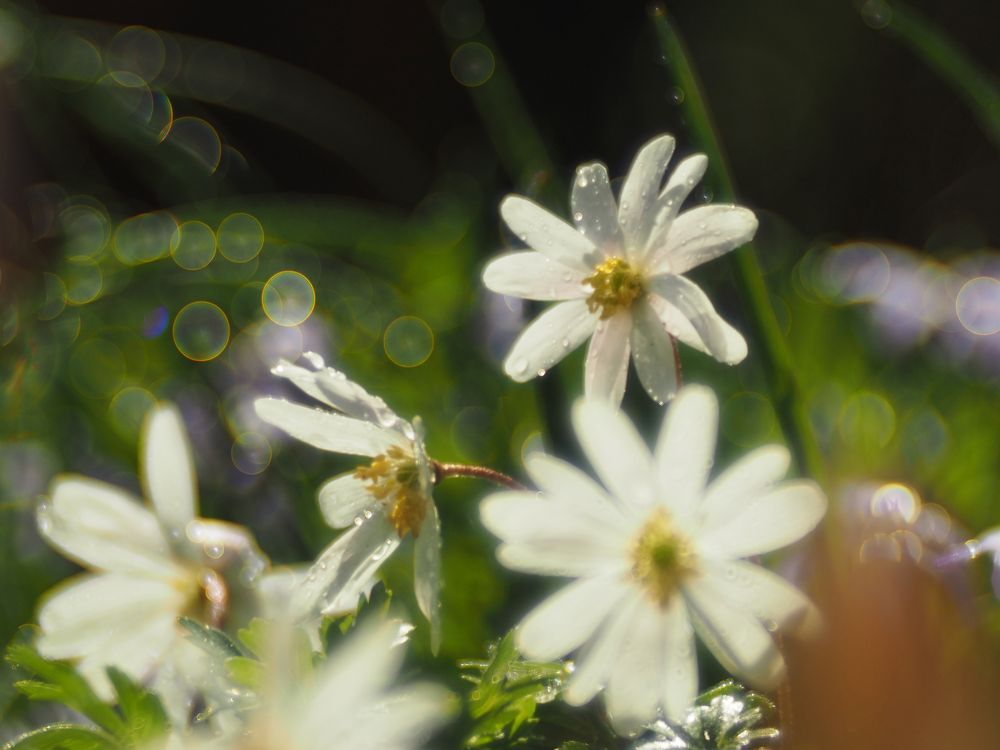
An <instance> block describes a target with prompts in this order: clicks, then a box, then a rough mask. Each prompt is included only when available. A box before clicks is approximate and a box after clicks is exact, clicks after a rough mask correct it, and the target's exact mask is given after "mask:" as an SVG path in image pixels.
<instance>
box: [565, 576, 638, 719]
mask: <svg viewBox="0 0 1000 750" xmlns="http://www.w3.org/2000/svg"><path fill="white" fill-rule="evenodd" d="M641 596H642V595H641V594H640V593H639V592H637V591H628V592H627V594H626V596H625V598H624V601H622V602H621V604H620V606H619V607H618V608H617V609H615V610H612V612H611V616H610V617H609V618H607V619H606V620H605V621H604V624H603V625H602V626H601V627H600V629H599V630H598V631H597V635H596V636H595V637H594V639H593V640H592V641H591V642H590V645H589V646H587V647H586V649H585V650H584V652H583V653H582V654H581V655H580V656H579V658H578V659H577V660H576V669H575V670H574V671H573V676H572V677H570V680H569V684H568V685H567V686H566V691H565V692H564V693H563V698H564V700H565V701H566V702H567V703H569V704H570V705H571V706H582V705H583V704H584V703H586V702H587V701H589V700H590V699H591V698H593V697H594V696H595V695H597V693H598V692H600V691H601V690H602V689H603V688H604V685H605V684H606V683H607V681H608V677H609V676H610V675H611V670H612V669H614V665H615V662H616V661H617V660H618V655H619V654H620V653H621V650H622V648H624V646H625V638H626V635H627V634H628V631H629V626H630V624H631V622H632V619H633V618H634V617H635V614H636V611H637V610H638V608H639V606H640V605H641V604H642V601H641Z"/></svg>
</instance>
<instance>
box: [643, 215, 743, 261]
mask: <svg viewBox="0 0 1000 750" xmlns="http://www.w3.org/2000/svg"><path fill="white" fill-rule="evenodd" d="M756 231H757V217H756V216H754V213H753V211H751V210H749V209H747V208H742V207H740V206H732V205H723V204H712V205H709V206H698V207H697V208H693V209H691V210H690V211H685V212H684V213H682V214H681V215H680V216H678V217H677V218H676V219H674V222H673V224H672V225H671V227H670V231H669V232H668V233H667V238H666V241H665V251H664V252H663V253H662V254H660V255H659V256H658V260H660V261H661V262H662V264H663V267H662V269H661V268H660V266H658V265H653V266H652V268H654V269H656V270H662V271H668V272H670V273H675V274H682V273H685V272H687V271H689V270H691V269H692V268H694V267H696V266H700V265H701V264H702V263H706V262H707V261H710V260H712V259H713V258H718V257H719V256H720V255H725V254H726V253H728V252H730V251H731V250H735V249H736V248H738V247H740V246H741V245H745V244H746V243H747V242H749V241H750V240H751V239H752V238H753V236H754V233H755V232H756Z"/></svg>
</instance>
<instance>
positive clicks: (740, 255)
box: [650, 4, 826, 484]
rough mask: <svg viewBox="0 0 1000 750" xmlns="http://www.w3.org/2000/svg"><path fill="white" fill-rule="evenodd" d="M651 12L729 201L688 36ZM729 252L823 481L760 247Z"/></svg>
mask: <svg viewBox="0 0 1000 750" xmlns="http://www.w3.org/2000/svg"><path fill="white" fill-rule="evenodd" d="M650 15H651V17H652V20H653V26H654V29H655V32H656V39H657V42H658V43H659V45H660V50H661V52H662V54H663V57H664V60H665V62H666V65H667V68H668V69H669V71H670V73H671V75H672V77H673V79H674V80H673V83H674V84H675V85H676V86H678V87H679V88H680V89H681V90H682V91H683V92H684V100H683V102H682V103H681V107H682V108H683V112H684V115H685V121H686V122H687V123H688V127H689V129H690V134H691V136H692V137H693V139H694V141H695V143H696V145H697V146H698V148H699V149H700V150H701V151H703V152H704V153H705V154H706V156H708V163H709V167H708V169H709V171H708V181H709V182H710V183H711V184H712V186H713V188H714V189H715V195H716V197H718V198H719V199H721V200H722V201H725V202H733V201H735V194H736V190H735V188H734V186H733V180H732V177H731V176H730V171H729V167H728V165H727V162H726V158H725V155H724V153H723V151H722V147H721V145H720V141H719V138H718V136H717V135H716V132H715V127H714V125H713V122H712V117H711V114H710V113H709V110H708V104H707V102H706V101H705V97H704V96H703V95H702V91H701V86H700V84H699V81H698V78H697V76H696V74H695V71H694V68H693V67H692V65H691V63H690V59H689V56H688V54H687V50H686V48H685V46H684V42H683V41H682V39H681V37H680V35H679V33H678V31H677V29H676V27H675V26H674V24H673V22H672V21H671V19H670V17H669V16H668V15H667V12H666V9H665V8H664V7H663V6H662V5H659V4H656V5H653V6H652V7H651V9H650ZM730 257H731V258H732V262H733V264H734V266H735V271H736V278H737V283H738V286H739V288H740V290H741V292H742V294H743V297H744V299H745V302H746V304H747V306H748V308H749V309H750V312H751V315H750V319H751V325H752V328H753V331H752V337H753V339H754V340H755V343H756V344H757V347H758V351H759V352H760V354H761V358H762V360H763V363H764V370H765V373H766V375H767V379H768V385H769V387H770V390H771V396H772V398H773V399H774V402H775V406H776V411H777V413H778V415H779V418H780V419H781V425H782V429H783V431H784V433H785V437H786V439H787V440H788V442H789V444H790V446H791V448H792V450H793V452H794V453H795V456H796V459H797V460H798V463H799V466H800V468H801V469H802V470H803V471H805V472H806V473H808V474H809V475H810V476H812V477H813V478H814V479H816V480H817V481H818V482H820V483H821V484H822V483H823V482H824V480H825V474H826V471H825V466H824V462H823V458H822V455H821V453H820V450H819V444H818V443H817V442H816V436H815V434H814V432H813V429H812V425H811V424H810V421H809V415H808V414H807V412H806V409H805V399H804V398H803V393H802V387H801V384H800V383H799V381H798V377H797V374H796V371H795V364H794V361H793V360H792V356H791V352H790V351H789V349H788V344H787V343H786V341H785V337H784V335H783V334H782V332H781V327H780V325H779V324H778V318H777V317H776V315H775V313H774V307H773V306H772V304H771V298H770V295H769V293H768V290H767V285H766V284H765V282H764V275H763V273H762V272H761V269H760V264H759V263H758V261H757V251H756V248H755V247H754V244H753V243H752V242H750V243H747V244H746V245H745V246H744V247H743V248H741V249H740V250H737V251H736V252H734V253H732V254H731V255H730Z"/></svg>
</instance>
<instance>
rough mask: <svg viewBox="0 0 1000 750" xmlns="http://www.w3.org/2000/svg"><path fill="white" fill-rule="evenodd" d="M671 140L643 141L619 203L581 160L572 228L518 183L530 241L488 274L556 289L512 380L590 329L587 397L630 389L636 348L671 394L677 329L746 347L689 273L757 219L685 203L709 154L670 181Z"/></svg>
mask: <svg viewBox="0 0 1000 750" xmlns="http://www.w3.org/2000/svg"><path fill="white" fill-rule="evenodd" d="M673 150H674V139H673V138H672V137H670V136H669V135H661V136H659V137H657V138H654V139H653V140H651V141H650V142H649V143H647V144H646V145H645V146H643V147H642V149H640V151H639V153H638V154H637V155H636V157H635V161H634V162H633V163H632V167H631V169H629V172H628V176H627V177H626V178H625V182H624V184H623V186H622V190H621V196H620V198H621V200H620V202H618V203H616V201H615V198H614V196H613V195H612V193H611V187H610V185H609V183H608V170H607V167H605V166H604V165H603V164H600V163H597V162H595V163H593V164H584V165H582V166H580V167H579V168H578V169H577V171H576V176H575V178H574V180H573V189H572V194H571V203H572V210H573V222H574V224H575V228H574V227H573V226H570V225H569V224H567V223H566V222H564V221H563V220H562V219H560V218H558V217H556V216H554V215H553V214H551V213H549V212H548V211H546V210H545V209H544V208H542V207H541V206H539V205H537V204H536V203H533V202H532V201H530V200H528V199H527V198H523V197H521V196H518V195H511V196H508V197H507V198H505V199H504V201H503V203H501V204H500V213H501V215H502V216H503V219H504V221H505V222H506V223H507V226H509V227H510V229H511V230H512V231H513V232H514V234H516V235H517V236H518V237H519V238H520V239H521V240H522V241H523V242H525V243H526V244H527V245H528V246H529V247H531V248H532V249H531V250H529V251H526V252H513V253H507V254H505V255H502V256H500V257H499V258H497V259H495V260H494V261H492V262H491V263H490V264H489V265H488V266H486V269H485V271H484V272H483V282H484V283H485V284H486V286H487V287H488V288H490V289H492V290H493V291H494V292H499V293H500V294H507V295H511V296H514V297H523V298H525V299H532V300H542V301H548V300H558V301H559V304H557V305H553V306H552V307H550V308H549V309H547V310H546V311H545V312H543V313H542V314H541V315H540V316H539V317H538V318H537V319H536V320H535V321H533V322H532V323H531V324H530V325H529V326H528V327H527V328H526V329H525V330H524V332H523V333H522V334H521V335H520V337H519V338H518V339H517V341H515V342H514V346H513V347H512V349H511V351H510V353H509V354H508V356H507V359H506V360H505V362H504V371H505V372H506V373H507V374H508V375H509V376H510V377H512V378H513V379H514V380H516V381H518V382H525V381H527V380H530V379H532V378H534V377H536V376H538V375H544V374H545V371H546V370H548V369H549V368H550V367H552V365H554V364H556V363H557V362H559V361H560V360H561V359H562V358H563V357H565V356H566V355H567V354H569V352H571V351H572V350H573V349H575V348H576V347H577V346H579V345H580V344H581V343H583V342H584V341H585V340H586V339H587V338H588V337H589V338H590V346H589V348H588V350H587V358H586V365H585V372H584V386H585V390H586V393H587V395H588V396H589V397H595V396H596V397H600V398H604V399H607V400H609V401H612V402H613V403H619V402H620V401H621V399H622V395H623V393H624V392H625V379H626V375H627V373H628V361H629V353H630V352H631V356H632V361H633V362H634V363H635V369H636V372H637V373H638V374H639V380H640V381H641V382H642V384H643V387H644V388H645V389H646V391H647V392H648V393H649V395H650V396H651V397H652V398H653V399H654V400H656V401H657V402H659V403H663V402H664V401H666V400H667V399H670V398H672V397H673V395H674V394H675V393H676V391H677V386H678V378H677V370H678V362H677V361H676V352H675V351H674V342H673V339H677V340H679V341H682V342H684V343H685V344H687V345H688V346H691V347H694V348H695V349H698V350H700V351H702V352H705V353H707V354H710V355H711V356H712V357H714V358H715V359H717V360H719V361H720V362H724V363H726V364H736V363H738V362H740V361H742V360H743V359H744V357H746V355H747V346H746V342H745V341H744V339H743V337H742V336H741V335H740V334H739V333H738V332H737V331H736V330H735V329H734V328H733V327H732V326H730V325H729V324H728V323H726V321H724V320H723V319H722V318H721V317H720V316H719V314H718V313H717V312H716V311H715V308H714V307H713V306H712V303H711V301H709V299H708V297H707V296H706V295H705V293H704V292H702V290H701V289H700V288H699V287H698V286H697V285H696V284H695V283H694V282H692V281H690V280H688V279H687V278H685V277H684V275H683V274H685V273H687V272H688V271H689V270H691V269H692V268H694V267H695V266H699V265H701V264H702V263H704V262H706V261H709V260H711V259H712V258H716V257H718V256H720V255H722V254H724V253H727V252H729V251H730V250H733V249H734V248H737V247H739V246H740V245H743V244H744V243H746V242H747V241H749V240H750V238H751V237H753V234H754V232H755V231H756V229H757V219H756V217H755V216H754V215H753V213H752V212H751V211H749V210H747V209H745V208H741V207H739V206H733V205H721V204H718V205H707V206H698V207H697V208H692V209H690V210H688V211H684V212H682V213H680V207H681V204H682V203H683V202H684V200H685V198H687V196H688V194H689V193H690V192H691V191H692V190H693V189H694V185H695V183H697V182H698V180H700V179H701V177H702V175H703V174H704V172H705V167H706V166H707V164H708V160H707V159H706V157H705V156H704V155H702V154H696V155H694V156H690V157H688V158H687V159H684V160H683V161H682V162H680V164H678V165H677V168H676V169H675V170H674V172H673V173H672V174H671V175H670V177H669V178H668V179H667V180H666V184H663V182H664V176H665V173H666V169H667V163H668V162H669V160H670V157H671V155H672V154H673Z"/></svg>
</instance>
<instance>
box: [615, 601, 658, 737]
mask: <svg viewBox="0 0 1000 750" xmlns="http://www.w3.org/2000/svg"><path fill="white" fill-rule="evenodd" d="M662 626H663V620H662V617H661V615H660V611H659V609H657V608H656V607H654V606H653V605H652V603H650V602H648V601H646V600H645V599H642V600H641V602H640V605H639V606H638V607H637V608H636V612H635V615H634V616H633V617H632V618H631V621H630V622H629V624H628V630H627V632H625V633H624V634H623V636H622V640H623V643H622V647H621V650H620V651H619V652H618V658H617V659H615V663H614V665H613V666H612V668H611V675H610V678H609V680H608V689H607V695H606V699H607V706H608V716H609V718H610V719H611V724H612V725H613V726H614V727H615V729H616V731H618V733H619V734H628V733H631V732H634V731H635V730H637V729H639V728H640V727H641V726H642V725H644V724H649V723H650V722H652V721H653V719H655V718H656V707H657V705H658V704H659V702H660V691H659V689H658V688H659V686H660V685H661V684H662V682H663V679H662V670H663V639H664V636H665V635H666V634H665V633H664V631H663V627H662Z"/></svg>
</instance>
